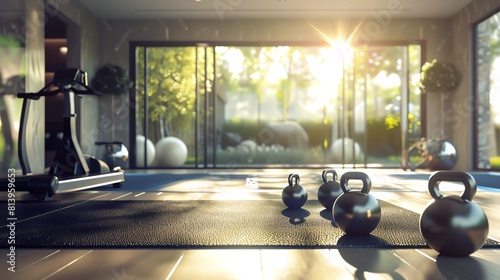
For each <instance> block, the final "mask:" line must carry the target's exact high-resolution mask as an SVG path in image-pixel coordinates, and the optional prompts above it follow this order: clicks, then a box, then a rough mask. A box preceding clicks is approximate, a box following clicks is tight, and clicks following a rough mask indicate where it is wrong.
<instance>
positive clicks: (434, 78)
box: [408, 59, 461, 170]
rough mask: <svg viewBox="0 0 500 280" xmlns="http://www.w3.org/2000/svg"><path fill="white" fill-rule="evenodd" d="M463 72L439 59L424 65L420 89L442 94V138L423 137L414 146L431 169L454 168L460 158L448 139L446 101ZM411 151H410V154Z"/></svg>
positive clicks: (422, 162)
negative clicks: (445, 114)
mask: <svg viewBox="0 0 500 280" xmlns="http://www.w3.org/2000/svg"><path fill="white" fill-rule="evenodd" d="M460 80H461V74H460V72H459V71H458V69H457V68H456V67H455V66H454V65H453V64H451V63H442V62H438V61H437V60H435V59H434V60H433V61H432V62H426V63H425V64H424V65H423V66H422V72H421V73H420V82H419V84H418V86H419V88H420V91H421V92H422V93H424V94H426V93H430V94H432V93H434V94H440V95H441V104H440V105H441V133H442V138H441V139H439V138H438V139H427V140H425V138H423V139H422V140H420V141H419V142H417V143H415V144H414V146H415V145H416V146H415V147H416V148H417V149H418V150H419V153H420V157H421V162H420V164H423V166H425V167H427V168H429V169H431V170H440V169H452V168H453V167H454V166H455V164H456V162H457V158H458V153H457V150H456V148H455V146H454V145H453V143H451V142H450V141H448V140H446V132H445V126H444V117H445V116H444V108H443V107H444V104H445V103H444V102H445V99H446V98H447V95H448V94H449V93H451V92H453V91H454V90H455V89H456V88H457V87H458V85H459V84H460ZM409 155H410V153H408V156H409Z"/></svg>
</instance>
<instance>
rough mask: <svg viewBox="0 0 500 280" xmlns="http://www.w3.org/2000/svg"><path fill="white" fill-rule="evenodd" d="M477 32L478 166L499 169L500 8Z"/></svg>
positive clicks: (476, 159)
mask: <svg viewBox="0 0 500 280" xmlns="http://www.w3.org/2000/svg"><path fill="white" fill-rule="evenodd" d="M475 34H476V48H475V52H476V53H475V58H476V59H475V62H476V71H475V72H476V89H475V94H476V101H477V102H476V106H477V108H476V110H475V111H476V118H475V120H476V124H475V129H476V133H475V137H476V139H475V143H476V145H475V146H476V147H475V149H476V153H475V155H476V158H475V165H476V166H475V167H476V168H477V169H495V170H500V153H499V152H500V150H499V148H500V79H499V77H500V12H497V13H496V14H494V15H492V16H490V17H489V18H487V19H485V20H483V21H481V22H480V23H479V24H477V26H476V29H475Z"/></svg>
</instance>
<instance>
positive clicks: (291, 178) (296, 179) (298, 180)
mask: <svg viewBox="0 0 500 280" xmlns="http://www.w3.org/2000/svg"><path fill="white" fill-rule="evenodd" d="M294 178H295V184H294V183H293V179H294ZM299 183H300V176H299V174H297V173H290V175H288V185H289V186H291V187H293V186H295V185H298V184H299Z"/></svg>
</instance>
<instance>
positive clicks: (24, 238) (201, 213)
mask: <svg viewBox="0 0 500 280" xmlns="http://www.w3.org/2000/svg"><path fill="white" fill-rule="evenodd" d="M380 205H381V208H382V218H381V221H380V224H379V225H378V227H377V228H376V229H375V230H374V231H373V232H372V233H371V234H370V235H367V236H348V235H345V234H344V233H343V232H342V231H341V230H340V229H339V228H338V227H336V226H335V225H334V222H332V215H331V212H330V211H327V210H325V209H324V208H323V207H322V206H321V204H320V203H319V202H318V201H316V200H310V201H308V202H307V203H306V204H305V205H304V207H303V208H301V209H298V210H292V209H286V207H285V206H284V204H283V203H282V202H281V201H279V200H251V201H250V200H244V201H238V200H197V201H193V200H189V201H86V202H82V203H78V204H73V205H70V204H68V205H65V204H64V203H59V202H58V203H57V204H53V203H49V204H44V203H18V204H17V205H16V208H17V209H18V212H19V218H18V222H17V223H16V228H15V231H16V234H15V237H16V248H346V247H364V248H419V247H420V248H426V247H427V245H426V244H425V241H424V239H423V237H422V236H421V235H420V231H419V226H418V221H419V215H418V214H417V213H414V212H411V211H409V210H406V209H403V208H401V207H398V206H396V205H393V204H390V203H387V202H385V201H380ZM28 213H29V214H28ZM1 231H2V232H5V231H6V226H5V225H4V226H2V228H1ZM1 246H2V247H7V246H8V244H7V238H2V241H1ZM487 247H500V243H497V242H495V241H493V240H490V239H488V240H487V242H486V243H485V245H484V246H483V248H487Z"/></svg>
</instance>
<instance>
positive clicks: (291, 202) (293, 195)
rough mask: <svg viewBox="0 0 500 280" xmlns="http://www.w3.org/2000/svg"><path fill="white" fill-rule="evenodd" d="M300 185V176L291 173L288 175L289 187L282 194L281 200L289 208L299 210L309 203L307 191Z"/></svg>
mask: <svg viewBox="0 0 500 280" xmlns="http://www.w3.org/2000/svg"><path fill="white" fill-rule="evenodd" d="M294 181H295V182H294ZM299 183H300V177H299V175H298V174H296V173H291V174H290V175H288V186H286V187H285V189H283V192H282V193H281V199H282V200H283V203H284V204H285V205H286V206H287V207H288V208H294V209H298V208H301V207H302V206H304V204H306V202H307V190H306V189H305V188H304V187H303V186H301V185H300V184H299Z"/></svg>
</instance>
